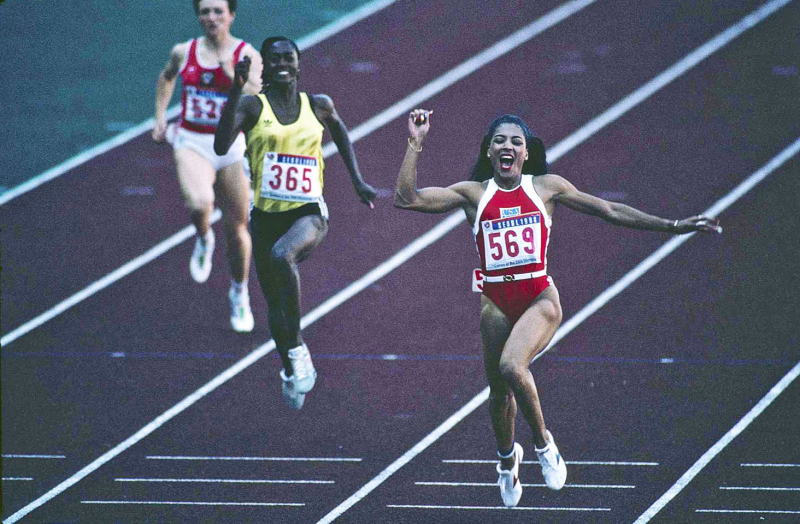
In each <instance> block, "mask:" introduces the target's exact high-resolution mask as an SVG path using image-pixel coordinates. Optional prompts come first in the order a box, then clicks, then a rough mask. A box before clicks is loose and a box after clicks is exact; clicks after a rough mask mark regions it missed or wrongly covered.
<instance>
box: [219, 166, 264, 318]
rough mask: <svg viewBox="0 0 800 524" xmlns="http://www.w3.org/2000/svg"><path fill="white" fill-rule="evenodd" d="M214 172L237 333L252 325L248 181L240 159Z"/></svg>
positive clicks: (229, 295) (229, 291)
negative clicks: (249, 287) (229, 272)
mask: <svg viewBox="0 0 800 524" xmlns="http://www.w3.org/2000/svg"><path fill="white" fill-rule="evenodd" d="M217 174H218V176H217V190H218V193H219V206H220V209H221V210H222V219H223V227H224V229H225V239H226V242H227V247H228V250H227V251H228V252H227V254H228V265H229V266H230V271H231V286H230V289H229V290H228V299H229V300H230V306H231V319H230V321H231V328H232V329H233V330H234V331H236V332H237V333H249V332H251V331H253V327H254V325H255V320H254V319H253V312H252V310H251V309H250V292H249V290H248V289H247V283H248V278H249V275H250V256H251V252H252V240H251V238H250V231H248V227H247V225H248V212H249V210H250V182H249V180H248V179H247V177H246V176H245V174H244V170H243V169H242V163H241V162H236V163H234V164H231V165H229V166H226V167H223V168H222V169H220V170H219V171H218V173H217Z"/></svg>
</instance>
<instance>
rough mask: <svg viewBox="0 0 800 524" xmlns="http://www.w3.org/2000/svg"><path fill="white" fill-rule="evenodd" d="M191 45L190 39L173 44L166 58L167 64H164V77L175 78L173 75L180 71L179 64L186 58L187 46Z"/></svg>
mask: <svg viewBox="0 0 800 524" xmlns="http://www.w3.org/2000/svg"><path fill="white" fill-rule="evenodd" d="M190 45H191V40H189V41H188V42H181V43H179V44H175V45H174V46H173V47H172V50H171V51H170V53H169V60H167V65H166V66H164V72H163V74H164V77H165V78H167V79H169V80H171V79H173V78H175V75H177V74H178V71H180V68H181V64H183V62H184V61H185V60H186V55H187V54H188V53H189V46H190Z"/></svg>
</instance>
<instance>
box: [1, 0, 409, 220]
mask: <svg viewBox="0 0 800 524" xmlns="http://www.w3.org/2000/svg"><path fill="white" fill-rule="evenodd" d="M395 1H396V0H373V1H372V2H368V3H366V4H364V5H363V6H361V7H359V8H358V9H356V10H355V11H352V12H350V13H348V14H346V15H344V16H343V17H341V18H339V19H338V20H335V21H333V22H331V23H330V24H327V25H325V26H323V27H321V28H320V29H317V30H316V31H313V32H311V33H309V34H308V35H306V36H304V37H302V38H300V39H299V40H297V41H296V43H297V47H299V48H300V50H301V51H304V50H306V49H308V48H310V47H312V46H313V45H315V44H318V43H319V42H321V41H323V40H325V39H327V38H330V37H331V36H333V35H335V34H336V33H339V32H341V31H344V30H345V29H347V28H348V27H350V26H352V25H353V24H355V23H357V22H360V21H361V20H363V19H365V18H367V17H369V16H371V15H373V14H375V13H377V12H378V11H380V10H381V9H384V8H385V7H388V6H390V5H391V4H393V3H394V2H395ZM179 114H180V106H179V105H175V106H173V107H170V108H169V109H167V119H168V120H171V119H173V118H175V117H177V116H178V115H179ZM154 124H155V119H153V118H149V119H147V120H145V121H144V122H142V123H141V124H139V125H136V126H134V127H132V128H130V129H128V130H127V131H125V132H124V133H120V134H119V135H117V136H115V137H113V138H110V139H109V140H106V141H105V142H101V143H100V144H98V145H96V146H94V147H92V148H91V149H88V150H86V151H84V152H83V153H80V154H79V155H76V156H74V157H72V158H70V159H69V160H66V161H65V162H62V163H61V164H58V165H57V166H54V167H52V168H50V169H48V170H47V171H45V172H44V173H42V174H40V175H37V176H35V177H33V178H32V179H30V180H28V181H27V182H23V183H22V184H20V185H18V186H16V187H13V188H11V189H9V190H8V191H6V192H5V193H3V194H2V195H0V206H2V205H3V204H5V203H6V202H9V201H11V200H13V199H14V198H16V197H18V196H20V195H23V194H25V193H27V192H28V191H31V190H32V189H36V188H37V187H39V186H40V185H42V184H44V183H45V182H49V181H50V180H53V179H54V178H58V177H59V176H61V175H63V174H64V173H66V172H67V171H70V170H71V169H74V168H76V167H78V166H79V165H81V164H84V163H86V162H88V161H89V160H91V159H93V158H95V157H98V156H100V155H102V154H103V153H107V152H108V151H110V150H112V149H114V148H115V147H119V146H121V145H123V144H125V143H127V142H130V141H131V140H133V139H134V138H136V137H138V136H139V135H142V134H144V133H146V132H148V131H150V130H151V129H153V125H154Z"/></svg>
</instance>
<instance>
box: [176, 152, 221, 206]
mask: <svg viewBox="0 0 800 524" xmlns="http://www.w3.org/2000/svg"><path fill="white" fill-rule="evenodd" d="M174 157H175V168H176V170H177V172H178V182H179V183H180V186H181V193H182V194H183V198H184V201H185V202H186V205H187V206H188V207H190V208H193V209H194V208H203V207H207V206H209V205H213V204H214V180H215V179H216V173H215V172H214V167H213V166H212V165H211V162H209V161H208V160H206V159H205V158H204V157H203V156H201V155H200V154H199V153H198V152H196V151H193V150H191V149H189V148H181V149H176V150H175V151H174Z"/></svg>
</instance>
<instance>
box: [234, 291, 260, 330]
mask: <svg viewBox="0 0 800 524" xmlns="http://www.w3.org/2000/svg"><path fill="white" fill-rule="evenodd" d="M228 298H229V299H230V301H231V328H233V330H234V331H236V332H237V333H250V332H251V331H253V327H254V326H255V320H254V319H253V311H252V310H251V309H250V292H249V291H248V290H247V288H246V287H245V288H244V289H243V290H242V292H241V293H237V292H236V290H235V289H234V287H233V285H231V288H230V289H229V290H228Z"/></svg>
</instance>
